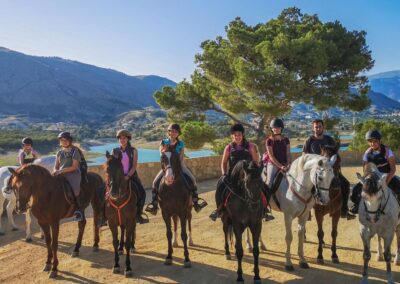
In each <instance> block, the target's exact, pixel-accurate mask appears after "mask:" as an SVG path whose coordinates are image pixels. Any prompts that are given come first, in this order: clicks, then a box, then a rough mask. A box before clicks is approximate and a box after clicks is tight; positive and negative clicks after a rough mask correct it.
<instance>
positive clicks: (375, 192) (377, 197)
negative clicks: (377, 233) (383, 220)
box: [357, 174, 388, 223]
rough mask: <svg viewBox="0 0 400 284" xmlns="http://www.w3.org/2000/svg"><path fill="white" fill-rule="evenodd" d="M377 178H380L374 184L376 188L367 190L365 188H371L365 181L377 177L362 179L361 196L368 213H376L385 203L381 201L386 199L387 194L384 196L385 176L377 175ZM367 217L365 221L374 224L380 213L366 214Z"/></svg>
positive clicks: (385, 189) (385, 190) (385, 188)
mask: <svg viewBox="0 0 400 284" xmlns="http://www.w3.org/2000/svg"><path fill="white" fill-rule="evenodd" d="M357 176H358V175H357ZM378 176H380V177H379V179H378V180H376V184H375V186H376V188H369V189H367V188H365V186H371V183H368V182H367V180H368V179H372V178H374V177H377V176H376V175H372V176H371V177H369V178H362V181H363V183H362V184H363V190H362V193H361V196H362V198H363V200H364V204H365V207H366V209H367V210H368V211H370V212H377V211H378V210H379V209H380V208H381V205H382V203H384V201H385V200H383V198H384V196H386V198H387V197H388V194H386V193H387V185H386V177H387V175H386V174H384V175H378ZM359 179H360V178H359ZM360 180H361V179H360ZM375 186H374V187H375ZM385 192H386V193H385ZM381 209H382V208H381ZM367 215H368V217H367V220H369V221H370V222H371V223H376V222H377V221H378V220H379V217H380V213H379V214H377V213H367Z"/></svg>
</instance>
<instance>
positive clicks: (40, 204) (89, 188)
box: [9, 165, 104, 278]
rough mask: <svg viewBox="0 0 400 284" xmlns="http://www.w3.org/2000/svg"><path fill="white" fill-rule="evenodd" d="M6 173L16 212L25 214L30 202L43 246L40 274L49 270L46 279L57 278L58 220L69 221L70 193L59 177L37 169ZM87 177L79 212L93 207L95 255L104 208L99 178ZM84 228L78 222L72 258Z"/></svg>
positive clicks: (33, 166)
mask: <svg viewBox="0 0 400 284" xmlns="http://www.w3.org/2000/svg"><path fill="white" fill-rule="evenodd" d="M9 170H10V172H11V174H12V177H11V186H12V188H13V189H14V191H15V195H16V197H17V206H16V209H17V212H18V213H22V212H25V211H26V210H27V209H28V203H29V201H30V200H31V198H32V210H31V212H32V214H33V215H34V216H35V217H36V218H37V220H38V223H39V225H40V227H41V228H42V230H43V233H44V237H45V241H46V245H47V261H46V265H45V267H44V269H43V271H50V270H51V271H50V274H49V277H50V278H54V277H56V276H57V272H58V270H57V266H58V258H57V249H58V233H59V226H60V220H61V219H63V218H67V217H71V216H72V212H73V205H72V204H73V202H71V201H70V197H68V195H69V193H70V192H71V191H70V188H69V187H70V186H69V184H68V181H67V180H66V179H65V178H63V177H54V176H52V175H51V174H50V172H49V171H48V170H47V169H45V168H43V167H41V166H39V165H26V166H22V167H21V168H19V169H17V170H13V169H11V168H10V169H9ZM87 177H88V181H87V182H85V183H83V184H82V185H81V193H80V196H79V198H80V199H81V201H82V202H81V204H82V208H81V209H82V210H84V208H86V207H87V206H88V205H89V203H91V205H92V207H93V215H94V216H93V221H94V245H93V250H94V251H98V247H99V229H98V226H97V223H98V221H99V216H100V212H101V210H102V208H103V204H104V200H102V196H104V193H103V190H104V182H103V180H102V178H101V177H100V176H99V175H98V174H95V173H88V174H87ZM71 209H72V210H71ZM83 213H84V212H83ZM85 225H86V219H85V218H84V220H83V221H80V222H78V227H79V233H78V239H77V241H76V244H75V248H74V252H73V254H72V256H78V255H79V248H80V247H81V243H82V237H83V232H84V230H85ZM52 264H53V266H52Z"/></svg>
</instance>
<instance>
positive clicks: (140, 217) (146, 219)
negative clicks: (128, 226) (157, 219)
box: [137, 212, 150, 224]
mask: <svg viewBox="0 0 400 284" xmlns="http://www.w3.org/2000/svg"><path fill="white" fill-rule="evenodd" d="M143 216H145V217H143ZM137 221H138V223H139V224H147V223H149V222H150V221H149V217H148V216H147V214H146V213H144V212H142V213H140V214H138V216H137Z"/></svg>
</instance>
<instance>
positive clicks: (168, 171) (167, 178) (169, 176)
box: [164, 152, 175, 185]
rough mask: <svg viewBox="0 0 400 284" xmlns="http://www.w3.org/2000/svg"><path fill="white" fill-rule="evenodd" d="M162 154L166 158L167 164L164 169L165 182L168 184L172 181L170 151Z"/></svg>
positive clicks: (172, 172)
mask: <svg viewBox="0 0 400 284" xmlns="http://www.w3.org/2000/svg"><path fill="white" fill-rule="evenodd" d="M164 155H165V156H166V157H167V160H168V165H167V167H166V169H165V182H166V184H168V185H170V184H172V183H173V182H174V178H175V177H174V171H173V170H172V165H171V156H172V154H171V152H164Z"/></svg>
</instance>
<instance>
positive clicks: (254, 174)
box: [231, 160, 262, 186]
mask: <svg viewBox="0 0 400 284" xmlns="http://www.w3.org/2000/svg"><path fill="white" fill-rule="evenodd" d="M247 163H248V167H247V169H248V173H249V174H250V177H251V178H252V179H256V178H261V172H262V168H261V167H258V166H257V164H256V163H255V162H254V161H251V162H247V161H246V160H242V161H239V162H237V163H236V165H235V166H234V167H233V170H232V173H231V182H232V185H234V186H235V185H237V184H238V182H240V178H241V176H242V172H243V171H244V168H245V165H246V164H247Z"/></svg>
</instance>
